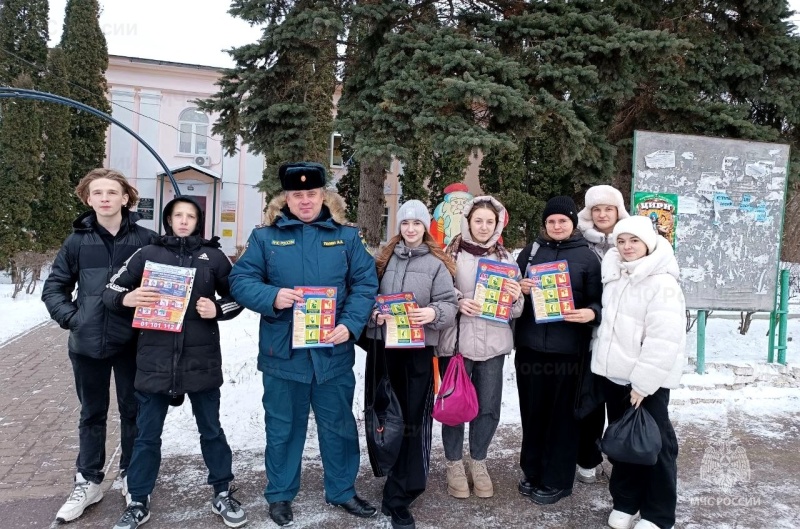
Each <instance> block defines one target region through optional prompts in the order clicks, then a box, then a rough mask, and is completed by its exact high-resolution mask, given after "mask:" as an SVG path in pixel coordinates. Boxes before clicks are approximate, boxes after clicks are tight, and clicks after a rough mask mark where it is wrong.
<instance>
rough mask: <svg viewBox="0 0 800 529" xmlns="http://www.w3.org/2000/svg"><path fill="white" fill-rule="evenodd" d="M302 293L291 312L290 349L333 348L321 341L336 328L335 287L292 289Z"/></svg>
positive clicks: (331, 345)
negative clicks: (292, 320) (292, 324)
mask: <svg viewBox="0 0 800 529" xmlns="http://www.w3.org/2000/svg"><path fill="white" fill-rule="evenodd" d="M294 288H295V290H299V291H301V292H302V293H303V301H296V302H295V304H294V307H293V308H292V312H293V314H294V327H293V328H292V348H293V349H303V348H310V347H333V344H332V343H324V342H323V340H325V338H326V337H327V336H328V334H329V333H330V332H331V331H333V329H334V327H336V287H294Z"/></svg>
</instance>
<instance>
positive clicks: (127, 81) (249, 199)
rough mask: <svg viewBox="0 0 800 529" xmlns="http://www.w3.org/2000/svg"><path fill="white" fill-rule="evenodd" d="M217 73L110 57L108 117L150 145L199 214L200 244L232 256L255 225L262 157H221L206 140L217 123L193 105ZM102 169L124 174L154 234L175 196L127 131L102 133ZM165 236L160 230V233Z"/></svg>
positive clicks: (243, 151)
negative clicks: (214, 242) (206, 241)
mask: <svg viewBox="0 0 800 529" xmlns="http://www.w3.org/2000/svg"><path fill="white" fill-rule="evenodd" d="M218 77H219V70H218V69H217V68H213V67H208V66H198V65H189V64H180V63H171V62H166V61H156V60H149V59H138V58H134V57H121V56H114V55H112V56H110V57H109V67H108V70H107V71H106V79H107V80H108V96H109V100H110V101H111V104H112V105H111V106H112V110H111V113H112V115H113V116H114V118H116V119H118V120H119V121H121V122H122V123H124V124H125V125H126V126H128V127H129V128H131V129H132V130H133V131H134V132H136V133H137V134H139V135H140V136H141V137H142V138H143V139H144V140H145V141H146V142H147V143H148V144H150V145H151V146H152V147H153V148H154V149H155V150H156V152H157V153H158V154H159V156H160V157H161V158H162V159H163V160H164V161H165V162H166V164H167V166H168V167H169V168H170V170H171V171H172V172H173V174H174V176H175V179H176V180H177V182H178V188H179V189H180V193H181V194H182V195H188V196H191V197H193V198H195V199H196V200H197V201H198V202H200V204H201V205H202V206H204V208H205V213H206V221H205V226H204V230H203V234H204V236H205V237H207V238H210V237H211V236H212V235H217V236H219V237H220V242H221V244H222V249H223V251H225V253H226V254H228V255H235V254H236V251H237V250H236V249H237V246H241V245H244V244H245V242H246V241H247V238H248V237H249V235H250V231H251V230H252V229H253V228H254V227H255V226H256V225H258V224H260V223H261V219H262V213H263V210H264V205H265V204H264V195H263V193H261V192H260V191H259V190H258V189H257V187H256V185H257V184H258V182H259V181H260V180H261V175H262V171H263V168H264V158H263V156H260V155H254V154H252V153H251V152H249V151H248V149H247V146H242V147H241V148H240V150H239V151H238V152H237V153H236V154H235V155H234V156H225V155H224V153H223V150H222V144H221V142H220V138H219V137H217V136H214V135H212V134H211V125H212V124H213V123H214V120H215V117H216V116H213V115H207V114H204V113H202V112H199V111H198V110H197V107H196V104H195V103H193V101H194V100H196V99H198V98H206V97H209V96H211V95H212V94H214V93H215V92H216V87H215V86H214V82H215V81H216V80H217V78H218ZM106 139H107V141H106V167H111V168H114V169H117V170H119V171H121V172H122V173H123V174H125V175H126V176H127V177H128V178H129V179H130V180H131V182H132V183H133V185H135V186H136V188H137V189H138V190H139V195H140V196H141V200H140V202H139V206H138V210H139V211H140V213H142V214H143V215H144V216H145V220H142V221H141V222H140V224H142V225H144V226H147V227H148V228H151V229H154V230H156V231H159V228H160V227H161V225H162V219H161V210H162V209H163V204H166V203H167V202H169V201H170V200H172V199H173V198H174V197H175V193H174V191H173V188H172V185H171V184H170V182H169V179H167V178H165V177H164V175H163V173H164V171H163V169H162V168H161V166H160V165H159V164H158V162H157V161H156V159H155V158H154V157H153V156H152V155H151V154H150V153H149V152H148V151H147V149H145V148H144V146H142V145H141V144H140V143H139V142H138V141H136V140H135V139H134V138H133V137H132V136H130V135H129V134H128V133H127V132H125V131H124V130H122V129H121V128H120V127H117V126H114V125H112V126H110V127H109V128H108V133H107V138H106ZM161 231H162V232H163V229H162V230H161Z"/></svg>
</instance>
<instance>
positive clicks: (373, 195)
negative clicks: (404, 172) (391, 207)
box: [358, 158, 388, 247]
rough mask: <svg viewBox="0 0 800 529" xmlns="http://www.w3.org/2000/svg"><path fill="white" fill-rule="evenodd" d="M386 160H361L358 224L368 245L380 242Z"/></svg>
mask: <svg viewBox="0 0 800 529" xmlns="http://www.w3.org/2000/svg"><path fill="white" fill-rule="evenodd" d="M387 163H388V161H387V160H382V159H380V158H369V159H363V160H362V161H361V182H359V193H358V194H359V196H358V226H359V227H360V228H361V231H362V232H363V234H364V238H365V239H366V241H367V244H368V245H369V246H370V247H377V246H378V245H380V243H381V220H382V218H383V211H384V209H385V208H386V199H385V197H384V195H383V183H384V181H385V180H386V165H387Z"/></svg>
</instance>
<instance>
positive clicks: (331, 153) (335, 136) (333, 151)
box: [328, 132, 344, 169]
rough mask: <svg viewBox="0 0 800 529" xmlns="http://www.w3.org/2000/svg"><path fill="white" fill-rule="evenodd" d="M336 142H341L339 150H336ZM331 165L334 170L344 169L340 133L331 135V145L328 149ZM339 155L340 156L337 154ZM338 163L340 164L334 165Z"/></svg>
mask: <svg viewBox="0 0 800 529" xmlns="http://www.w3.org/2000/svg"><path fill="white" fill-rule="evenodd" d="M336 140H339V145H338V149H337V148H336V147H337V146H336ZM328 153H329V164H330V166H331V167H332V168H334V169H341V168H343V167H344V157H343V156H342V135H341V134H339V133H338V132H334V133H333V134H331V143H330V146H329V149H328ZM336 153H338V155H337V154H336ZM334 162H338V163H334Z"/></svg>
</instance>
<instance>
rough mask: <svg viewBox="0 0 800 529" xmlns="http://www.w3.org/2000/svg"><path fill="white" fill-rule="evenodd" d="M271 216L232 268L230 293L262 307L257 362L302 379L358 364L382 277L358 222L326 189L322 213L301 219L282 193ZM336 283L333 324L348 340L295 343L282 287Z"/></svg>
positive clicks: (283, 375)
mask: <svg viewBox="0 0 800 529" xmlns="http://www.w3.org/2000/svg"><path fill="white" fill-rule="evenodd" d="M265 220H266V223H265V224H264V225H263V226H260V227H258V228H256V229H254V230H253V232H252V234H251V235H250V239H249V240H248V241H247V247H246V249H245V251H244V253H243V254H242V256H241V257H240V258H239V260H238V261H237V262H236V264H235V265H234V267H233V271H232V272H231V276H230V281H231V293H232V294H233V297H234V298H235V299H236V301H238V302H239V303H241V304H242V305H244V306H245V307H247V308H249V309H250V310H252V311H254V312H257V313H259V314H261V326H260V332H259V355H258V369H259V370H261V371H263V372H265V373H269V374H270V375H272V376H275V377H278V378H283V379H287V380H294V381H297V382H304V383H311V381H312V379H316V380H317V382H318V383H324V382H325V381H326V380H330V379H332V378H335V377H337V376H339V375H342V374H344V373H346V372H348V371H350V370H352V369H353V364H354V363H355V349H354V343H355V337H358V336H360V334H361V331H362V330H363V328H364V325H366V323H367V319H368V318H369V315H370V312H371V310H372V306H373V305H374V303H375V294H376V293H377V291H378V278H377V275H376V272H375V261H374V259H373V258H372V256H371V255H370V254H369V252H367V249H366V247H365V246H364V243H362V241H361V238H360V236H359V231H358V228H357V227H355V226H353V225H351V224H350V223H348V222H347V219H346V217H345V205H344V200H342V198H341V197H340V196H339V195H337V194H335V193H331V192H326V194H325V200H324V203H323V206H322V211H321V212H320V215H319V216H318V217H317V218H316V219H315V220H313V221H311V222H303V221H301V220H300V219H298V218H297V217H295V216H294V215H292V214H291V212H290V211H289V208H288V206H287V205H286V199H285V197H284V196H283V195H279V196H277V197H275V198H274V199H273V200H272V202H270V204H269V206H268V207H267V213H266V217H265ZM299 286H324V287H336V289H337V297H336V325H339V324H343V325H345V326H346V327H347V328H348V330H349V331H350V334H351V336H350V340H348V341H347V342H345V343H342V344H339V345H336V346H334V347H330V348H328V347H325V348H322V347H320V348H313V349H292V347H291V340H292V309H291V308H288V309H281V310H278V309H276V308H275V306H274V302H275V298H276V297H277V295H278V291H279V290H280V289H281V288H295V287H299Z"/></svg>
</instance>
